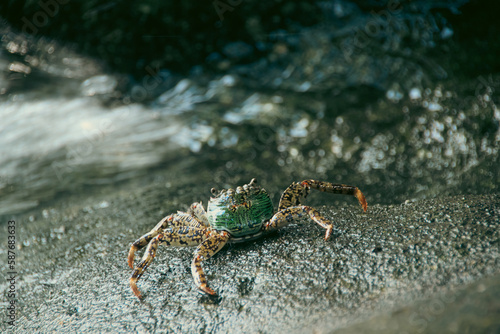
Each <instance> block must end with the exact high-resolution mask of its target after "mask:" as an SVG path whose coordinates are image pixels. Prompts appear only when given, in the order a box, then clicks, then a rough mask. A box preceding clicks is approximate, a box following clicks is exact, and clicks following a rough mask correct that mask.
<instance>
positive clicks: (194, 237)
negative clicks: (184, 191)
mask: <svg viewBox="0 0 500 334" xmlns="http://www.w3.org/2000/svg"><path fill="white" fill-rule="evenodd" d="M208 236H209V232H207V230H206V229H205V228H198V227H192V226H181V227H174V228H167V229H165V230H163V231H162V232H160V233H159V234H158V235H157V236H155V237H154V238H152V239H151V241H150V242H149V244H148V247H147V248H146V251H145V252H144V255H143V256H142V259H141V261H140V262H139V263H138V264H137V266H136V267H135V268H134V271H133V272H132V276H130V287H131V288H132V291H133V292H134V294H135V295H136V296H137V297H138V298H139V299H140V298H141V293H140V292H139V289H138V288H137V281H138V280H139V278H141V276H142V273H143V272H144V271H145V270H146V269H147V267H148V266H149V265H150V264H151V262H152V261H153V259H154V257H155V255H156V250H157V248H158V245H167V246H196V245H199V244H200V243H202V242H203V240H205V239H207V237H208ZM139 240H141V239H139ZM132 247H134V246H132Z"/></svg>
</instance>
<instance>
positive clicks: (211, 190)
mask: <svg viewBox="0 0 500 334" xmlns="http://www.w3.org/2000/svg"><path fill="white" fill-rule="evenodd" d="M210 192H211V193H212V195H214V196H217V189H215V188H212V189H210Z"/></svg>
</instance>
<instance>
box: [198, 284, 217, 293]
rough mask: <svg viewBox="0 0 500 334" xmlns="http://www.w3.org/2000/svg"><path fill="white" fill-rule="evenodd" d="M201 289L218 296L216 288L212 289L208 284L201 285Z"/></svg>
mask: <svg viewBox="0 0 500 334" xmlns="http://www.w3.org/2000/svg"><path fill="white" fill-rule="evenodd" d="M200 290H201V291H203V292H205V293H206V294H209V295H211V296H217V292H215V291H214V290H212V289H210V288H209V287H208V285H206V284H204V285H202V286H200Z"/></svg>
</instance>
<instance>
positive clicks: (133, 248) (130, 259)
mask: <svg viewBox="0 0 500 334" xmlns="http://www.w3.org/2000/svg"><path fill="white" fill-rule="evenodd" d="M136 250H137V246H134V245H132V246H131V247H130V251H129V252H128V257H127V262H128V266H129V267H130V268H132V269H134V254H135V251H136Z"/></svg>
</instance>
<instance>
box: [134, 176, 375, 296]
mask: <svg viewBox="0 0 500 334" xmlns="http://www.w3.org/2000/svg"><path fill="white" fill-rule="evenodd" d="M311 188H313V189H316V190H319V191H323V192H327V193H333V194H342V195H352V196H355V197H356V198H357V199H358V201H359V203H360V204H361V207H362V208H363V210H364V211H365V212H366V209H367V207H368V205H367V203H366V199H365V196H364V195H363V193H362V192H361V191H360V190H359V189H358V188H357V187H354V186H348V185H344V184H333V183H330V182H322V181H316V180H304V181H302V182H293V183H292V184H291V185H290V186H289V187H288V188H287V189H286V190H285V191H284V192H283V194H282V195H281V199H280V202H279V205H278V211H277V212H276V213H274V209H273V204H272V202H271V199H270V198H269V195H268V193H267V191H266V190H265V189H264V188H261V187H260V186H259V185H258V184H257V180H256V179H255V178H254V179H252V180H251V181H250V183H248V184H245V185H243V186H239V187H237V188H236V189H223V190H220V191H217V190H216V189H214V188H212V190H211V192H212V195H213V197H211V198H210V200H209V202H208V206H207V210H206V211H205V209H204V208H203V205H202V203H201V202H197V203H193V204H191V206H190V208H189V210H188V211H187V212H181V211H178V212H177V213H174V214H171V215H169V216H166V217H165V218H163V219H162V220H161V221H160V222H159V223H158V224H157V225H156V226H155V227H154V228H153V229H152V230H151V231H150V232H148V233H146V234H145V235H143V236H142V237H140V238H139V239H137V240H136V241H135V242H134V243H133V244H132V246H131V247H130V251H129V253H128V259H127V260H128V265H129V266H130V268H132V269H134V271H133V272H132V276H131V277H130V287H131V288H132V291H133V292H134V294H135V296H137V297H138V298H139V299H142V295H141V293H140V292H139V289H138V288H137V281H138V280H139V278H141V276H142V274H143V273H144V271H145V270H146V269H147V268H148V266H149V265H150V264H151V262H152V261H153V259H154V257H155V255H156V251H157V249H158V246H159V245H167V246H178V247H179V246H181V247H182V246H198V247H197V248H196V250H195V251H194V258H193V261H192V263H191V273H192V275H193V279H194V282H195V284H196V286H197V287H198V288H199V289H200V290H201V291H202V292H204V293H206V294H208V295H211V296H217V293H216V292H215V291H214V290H212V289H211V288H210V287H209V286H208V283H207V279H206V277H205V274H204V273H203V268H202V266H201V264H202V261H204V260H207V259H209V258H210V257H212V256H213V255H214V254H216V253H217V252H218V251H220V250H221V249H222V248H223V247H224V245H226V244H228V243H237V242H244V241H249V240H254V239H257V238H259V237H261V236H262V235H264V234H267V233H270V232H273V231H276V230H278V229H280V228H282V227H284V226H286V225H288V224H290V223H292V222H294V221H297V220H299V219H300V218H302V217H307V216H308V217H310V218H311V219H312V221H314V222H315V223H317V224H318V225H320V226H321V227H323V228H324V229H325V230H326V234H325V240H328V238H329V237H330V235H331V234H332V230H333V224H332V223H331V222H330V221H329V220H327V219H325V218H324V217H323V216H322V215H321V214H320V213H319V212H318V211H317V210H316V209H314V208H312V207H310V206H306V205H302V204H301V202H302V200H303V199H305V198H306V196H307V195H308V194H309V191H310V189H311ZM146 245H147V248H146V251H145V252H144V255H143V257H142V259H141V261H140V262H139V263H138V264H137V265H136V266H135V268H134V266H133V264H134V254H135V252H136V251H137V250H139V249H141V248H143V247H144V246H146Z"/></svg>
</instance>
